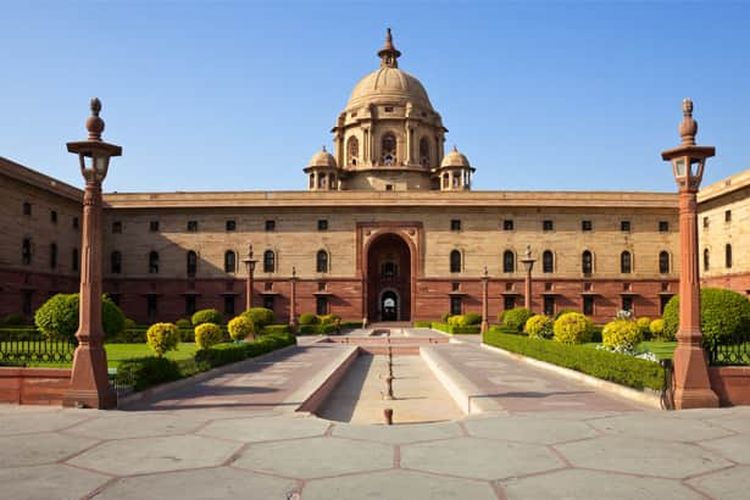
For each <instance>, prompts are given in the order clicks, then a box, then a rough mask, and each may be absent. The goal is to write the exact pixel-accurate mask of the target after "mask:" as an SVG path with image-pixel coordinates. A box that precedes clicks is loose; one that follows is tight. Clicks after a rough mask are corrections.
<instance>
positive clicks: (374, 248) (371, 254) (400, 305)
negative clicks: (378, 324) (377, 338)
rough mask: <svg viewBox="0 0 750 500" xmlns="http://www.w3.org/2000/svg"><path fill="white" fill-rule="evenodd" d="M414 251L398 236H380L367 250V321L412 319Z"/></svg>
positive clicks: (392, 234)
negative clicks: (412, 255)
mask: <svg viewBox="0 0 750 500" xmlns="http://www.w3.org/2000/svg"><path fill="white" fill-rule="evenodd" d="M411 273H412V269H411V250H410V249H409V245H407V243H406V242H405V241H404V240H403V238H401V237H400V236H398V235H397V234H394V233H385V234H382V235H380V236H377V237H376V238H375V240H373V241H372V243H371V244H370V246H369V248H368V250H367V277H366V278H367V317H368V318H369V320H370V321H409V320H410V319H411Z"/></svg>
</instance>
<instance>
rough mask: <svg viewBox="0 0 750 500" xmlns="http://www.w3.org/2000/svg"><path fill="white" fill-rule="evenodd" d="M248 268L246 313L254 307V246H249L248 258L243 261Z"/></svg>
mask: <svg viewBox="0 0 750 500" xmlns="http://www.w3.org/2000/svg"><path fill="white" fill-rule="evenodd" d="M243 262H244V263H245V267H246V268H247V278H246V279H245V311H247V310H248V309H250V308H251V307H253V288H254V284H253V278H254V277H255V263H256V262H257V261H256V260H255V259H253V246H252V245H248V250H247V257H246V258H245V259H243Z"/></svg>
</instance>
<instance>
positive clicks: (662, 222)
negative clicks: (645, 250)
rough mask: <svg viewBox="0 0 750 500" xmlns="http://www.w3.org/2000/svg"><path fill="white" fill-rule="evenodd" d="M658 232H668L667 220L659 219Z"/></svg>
mask: <svg viewBox="0 0 750 500" xmlns="http://www.w3.org/2000/svg"><path fill="white" fill-rule="evenodd" d="M659 232H660V233H668V232H669V222H667V221H665V220H660V221H659Z"/></svg>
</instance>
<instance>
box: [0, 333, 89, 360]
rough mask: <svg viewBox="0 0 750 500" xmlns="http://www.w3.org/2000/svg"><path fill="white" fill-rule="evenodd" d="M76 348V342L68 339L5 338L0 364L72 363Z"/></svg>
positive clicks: (1, 346)
mask: <svg viewBox="0 0 750 500" xmlns="http://www.w3.org/2000/svg"><path fill="white" fill-rule="evenodd" d="M75 348H76V344H75V342H74V341H72V340H67V339H66V340H47V339H45V338H43V337H38V338H23V337H20V338H12V337H11V338H3V339H1V340H0V364H5V365H14V366H24V365H28V364H30V363H42V364H47V363H55V364H58V363H59V364H66V363H71V362H72V361H73V352H74V351H75Z"/></svg>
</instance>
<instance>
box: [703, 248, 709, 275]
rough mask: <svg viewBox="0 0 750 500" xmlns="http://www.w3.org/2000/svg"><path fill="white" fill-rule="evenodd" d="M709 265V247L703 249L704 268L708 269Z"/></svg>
mask: <svg viewBox="0 0 750 500" xmlns="http://www.w3.org/2000/svg"><path fill="white" fill-rule="evenodd" d="M708 265H709V255H708V248H706V249H704V250H703V270H704V271H708Z"/></svg>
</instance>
